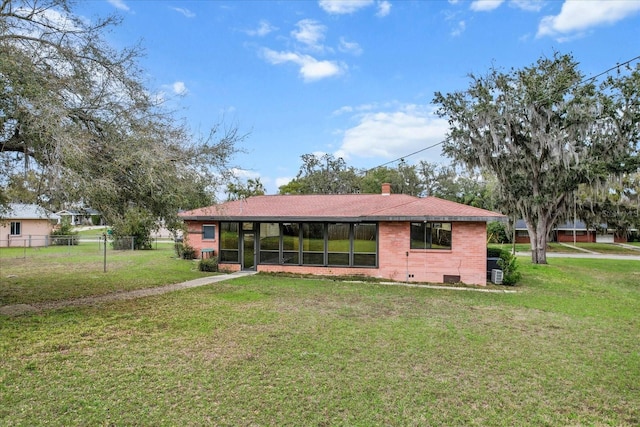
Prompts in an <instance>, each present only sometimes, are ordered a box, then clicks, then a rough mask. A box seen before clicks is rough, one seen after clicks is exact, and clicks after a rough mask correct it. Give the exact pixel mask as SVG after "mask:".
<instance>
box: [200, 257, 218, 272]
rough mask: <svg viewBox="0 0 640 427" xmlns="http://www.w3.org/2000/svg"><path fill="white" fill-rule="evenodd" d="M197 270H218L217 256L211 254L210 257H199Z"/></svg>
mask: <svg viewBox="0 0 640 427" xmlns="http://www.w3.org/2000/svg"><path fill="white" fill-rule="evenodd" d="M198 270H200V271H209V272H217V271H218V257H215V256H212V257H211V258H204V259H201V260H200V262H199V263H198Z"/></svg>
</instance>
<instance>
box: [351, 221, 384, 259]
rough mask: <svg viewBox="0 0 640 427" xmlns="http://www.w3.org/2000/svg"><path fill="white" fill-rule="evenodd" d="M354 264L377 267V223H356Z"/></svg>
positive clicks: (354, 231) (354, 230)
mask: <svg viewBox="0 0 640 427" xmlns="http://www.w3.org/2000/svg"><path fill="white" fill-rule="evenodd" d="M353 227H354V229H353V265H354V266H358V267H375V266H376V265H377V264H378V226H377V224H366V223H365V224H354V226H353Z"/></svg>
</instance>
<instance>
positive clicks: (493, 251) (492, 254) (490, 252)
mask: <svg viewBox="0 0 640 427" xmlns="http://www.w3.org/2000/svg"><path fill="white" fill-rule="evenodd" d="M501 253H502V249H500V248H487V258H499V257H500V254H501Z"/></svg>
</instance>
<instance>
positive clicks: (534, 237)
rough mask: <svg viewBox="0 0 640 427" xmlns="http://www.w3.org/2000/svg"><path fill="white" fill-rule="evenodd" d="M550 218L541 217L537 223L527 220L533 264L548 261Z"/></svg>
mask: <svg viewBox="0 0 640 427" xmlns="http://www.w3.org/2000/svg"><path fill="white" fill-rule="evenodd" d="M548 221H549V220H548V219H545V218H539V219H538V221H537V222H536V223H535V224H531V222H530V221H529V220H525V222H526V224H527V230H528V231H529V241H530V242H531V262H532V263H533V264H546V263H547V235H548V227H547V223H548Z"/></svg>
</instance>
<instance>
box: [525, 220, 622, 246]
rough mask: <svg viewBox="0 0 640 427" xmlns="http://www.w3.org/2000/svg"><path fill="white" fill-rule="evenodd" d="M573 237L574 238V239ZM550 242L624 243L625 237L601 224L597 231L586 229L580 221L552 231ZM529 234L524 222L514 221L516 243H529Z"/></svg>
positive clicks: (566, 223)
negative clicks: (617, 234)
mask: <svg viewBox="0 0 640 427" xmlns="http://www.w3.org/2000/svg"><path fill="white" fill-rule="evenodd" d="M574 236H575V237H574ZM550 237H551V238H550V241H552V242H559V243H573V242H574V241H575V242H576V243H625V242H626V241H627V238H626V236H623V237H619V236H616V235H615V230H610V229H607V227H606V224H603V225H602V227H600V228H599V229H596V228H592V227H590V228H587V225H586V224H585V223H584V222H582V221H575V222H574V221H567V222H565V223H564V224H560V225H558V226H557V227H555V228H554V229H553V231H552V232H551V236H550ZM529 242H530V240H529V233H528V231H527V226H526V224H525V222H524V220H522V219H519V220H518V221H516V243H529Z"/></svg>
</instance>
